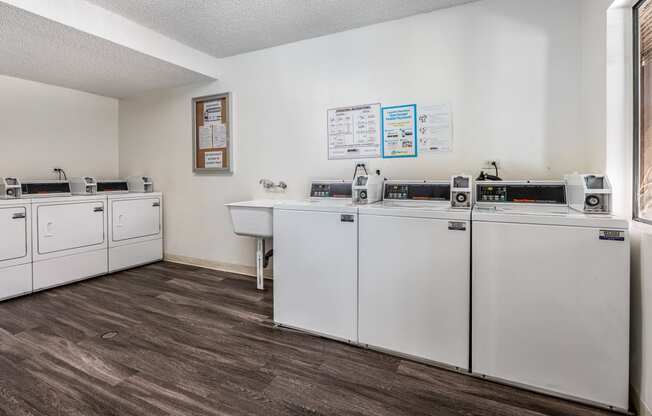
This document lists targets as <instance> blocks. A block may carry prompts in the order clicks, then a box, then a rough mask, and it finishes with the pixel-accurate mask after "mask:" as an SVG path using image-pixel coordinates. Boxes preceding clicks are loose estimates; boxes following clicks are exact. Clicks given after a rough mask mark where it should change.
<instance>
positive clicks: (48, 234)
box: [43, 222, 54, 237]
mask: <svg viewBox="0 0 652 416" xmlns="http://www.w3.org/2000/svg"><path fill="white" fill-rule="evenodd" d="M52 227H54V223H53V222H48V223H47V224H45V234H43V237H54V234H53V233H52Z"/></svg>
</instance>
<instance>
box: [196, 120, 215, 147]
mask: <svg viewBox="0 0 652 416" xmlns="http://www.w3.org/2000/svg"><path fill="white" fill-rule="evenodd" d="M198 130H199V150H204V149H210V148H211V147H213V129H212V128H211V126H201V127H199V129H198Z"/></svg>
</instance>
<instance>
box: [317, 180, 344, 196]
mask: <svg viewBox="0 0 652 416" xmlns="http://www.w3.org/2000/svg"><path fill="white" fill-rule="evenodd" d="M352 194H353V191H352V183H351V182H350V181H337V180H335V181H313V182H312V184H311V185H310V197H311V198H351V196H352Z"/></svg>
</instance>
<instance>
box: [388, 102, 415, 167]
mask: <svg viewBox="0 0 652 416" xmlns="http://www.w3.org/2000/svg"><path fill="white" fill-rule="evenodd" d="M382 122H383V140H382V145H383V157H384V158H392V157H416V156H417V152H418V150H417V129H416V127H417V106H416V105H415V104H410V105H400V106H395V107H384V108H383V115H382Z"/></svg>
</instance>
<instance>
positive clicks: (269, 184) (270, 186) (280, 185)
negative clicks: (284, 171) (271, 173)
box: [258, 179, 288, 189]
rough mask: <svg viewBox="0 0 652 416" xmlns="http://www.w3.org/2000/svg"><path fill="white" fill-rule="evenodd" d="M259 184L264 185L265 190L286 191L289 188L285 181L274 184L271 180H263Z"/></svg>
mask: <svg viewBox="0 0 652 416" xmlns="http://www.w3.org/2000/svg"><path fill="white" fill-rule="evenodd" d="M258 183H259V184H261V185H263V188H265V189H275V188H280V189H286V188H287V187H288V185H287V184H286V183H285V182H283V181H280V182H279V183H274V182H272V181H270V180H269V179H261V180H259V181H258Z"/></svg>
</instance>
